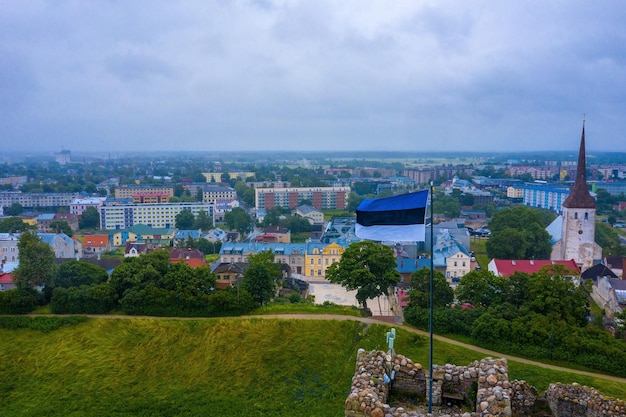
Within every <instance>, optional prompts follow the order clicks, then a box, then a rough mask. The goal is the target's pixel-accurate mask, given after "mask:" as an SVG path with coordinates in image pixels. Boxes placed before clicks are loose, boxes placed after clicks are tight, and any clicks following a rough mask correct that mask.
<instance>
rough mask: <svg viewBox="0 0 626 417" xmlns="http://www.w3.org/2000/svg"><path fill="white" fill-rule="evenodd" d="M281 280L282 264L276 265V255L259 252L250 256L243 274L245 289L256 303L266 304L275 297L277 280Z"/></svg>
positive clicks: (268, 252)
mask: <svg viewBox="0 0 626 417" xmlns="http://www.w3.org/2000/svg"><path fill="white" fill-rule="evenodd" d="M278 278H280V264H277V263H274V253H273V252H271V251H265V252H259V253H257V254H254V255H250V256H248V267H247V268H246V269H245V271H244V272H243V282H242V286H243V288H244V289H245V290H246V291H248V292H249V293H250V295H252V298H253V299H254V302H255V303H258V304H264V303H266V302H268V301H269V300H270V299H271V298H272V296H273V295H274V291H275V287H276V284H275V282H276V279H278Z"/></svg>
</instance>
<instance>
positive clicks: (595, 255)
mask: <svg viewBox="0 0 626 417" xmlns="http://www.w3.org/2000/svg"><path fill="white" fill-rule="evenodd" d="M562 219H563V220H562V226H561V239H560V240H559V241H557V242H556V243H555V244H554V245H553V247H552V254H551V255H550V259H553V260H558V259H574V260H576V263H577V264H578V265H579V266H580V269H581V270H582V271H584V270H585V269H587V268H589V267H591V266H592V265H593V264H594V260H596V259H601V258H602V248H601V247H600V245H598V244H597V243H596V242H595V230H596V202H595V200H594V199H593V198H592V197H591V194H589V189H588V188H587V170H586V156H585V125H584V123H583V129H582V135H581V139H580V150H579V153H578V165H577V170H576V180H575V181H574V185H573V186H572V190H571V192H570V194H569V196H568V197H567V199H566V200H565V201H564V202H563V214H562Z"/></svg>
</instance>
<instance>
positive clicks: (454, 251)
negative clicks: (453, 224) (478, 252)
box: [433, 230, 476, 284]
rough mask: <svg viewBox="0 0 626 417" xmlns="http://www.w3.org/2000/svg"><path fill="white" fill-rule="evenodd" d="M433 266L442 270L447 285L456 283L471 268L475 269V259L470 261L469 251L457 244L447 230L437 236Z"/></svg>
mask: <svg viewBox="0 0 626 417" xmlns="http://www.w3.org/2000/svg"><path fill="white" fill-rule="evenodd" d="M433 265H434V266H435V268H438V269H444V271H443V272H444V275H445V277H446V280H447V281H448V283H450V284H452V283H457V282H458V280H460V279H461V278H462V277H463V276H464V275H465V274H467V273H469V272H470V271H471V270H472V268H475V267H476V259H473V260H472V256H471V255H470V253H469V250H467V248H466V247H465V246H463V245H462V244H461V243H459V242H458V241H457V240H456V239H455V238H454V237H453V235H452V234H451V233H450V231H449V230H443V231H442V232H440V233H439V234H438V235H437V239H436V241H435V247H434V249H433Z"/></svg>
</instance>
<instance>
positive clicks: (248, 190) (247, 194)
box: [234, 181, 255, 206]
mask: <svg viewBox="0 0 626 417" xmlns="http://www.w3.org/2000/svg"><path fill="white" fill-rule="evenodd" d="M234 188H235V191H236V192H237V197H238V198H239V199H240V200H241V201H243V202H244V203H245V204H247V205H248V206H254V199H255V196H254V188H252V187H250V186H249V185H248V184H246V183H245V182H243V181H237V182H236V183H235V186H234Z"/></svg>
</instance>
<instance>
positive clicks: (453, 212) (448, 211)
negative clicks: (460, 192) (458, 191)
mask: <svg viewBox="0 0 626 417" xmlns="http://www.w3.org/2000/svg"><path fill="white" fill-rule="evenodd" d="M433 212H435V213H436V214H441V215H443V216H444V217H445V218H446V219H454V218H456V217H459V216H460V215H461V204H460V203H459V200H458V199H456V198H454V197H452V196H448V195H443V194H440V195H437V196H435V198H434V199H433Z"/></svg>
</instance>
